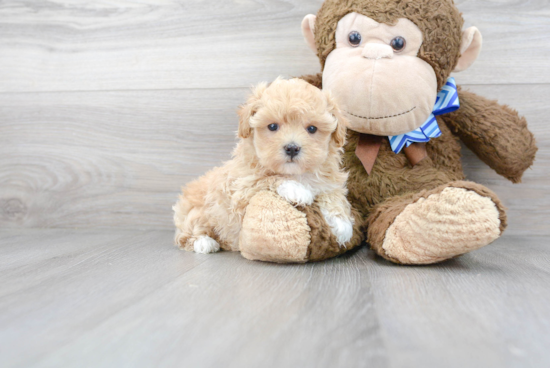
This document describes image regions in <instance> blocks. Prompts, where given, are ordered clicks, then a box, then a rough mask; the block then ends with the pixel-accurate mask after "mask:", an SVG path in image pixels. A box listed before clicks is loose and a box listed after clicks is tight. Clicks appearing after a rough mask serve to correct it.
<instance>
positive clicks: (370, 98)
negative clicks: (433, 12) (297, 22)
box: [323, 13, 437, 135]
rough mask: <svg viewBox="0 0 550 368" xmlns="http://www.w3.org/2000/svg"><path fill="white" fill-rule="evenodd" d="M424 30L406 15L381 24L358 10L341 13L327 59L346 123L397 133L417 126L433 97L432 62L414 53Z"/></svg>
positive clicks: (328, 83)
mask: <svg viewBox="0 0 550 368" xmlns="http://www.w3.org/2000/svg"><path fill="white" fill-rule="evenodd" d="M421 46H422V31H421V30H420V29H419V28H418V27H417V26H416V25H415V24H414V23H413V22H411V21H410V20H408V19H404V18H400V19H399V21H398V22H397V23H396V24H395V25H393V26H390V25H387V24H382V23H378V22H376V21H374V20H373V19H371V18H368V17H366V16H364V15H360V14H357V13H350V14H348V15H346V16H345V17H343V18H342V19H341V20H340V21H339V23H338V27H337V29H336V48H335V49H334V50H333V51H332V52H331V53H330V54H329V56H328V57H327V59H326V63H325V69H324V72H323V89H328V90H329V91H331V92H332V94H333V95H334V96H335V97H336V99H337V100H338V102H339V103H340V107H341V109H342V110H343V111H344V112H345V113H346V114H347V116H348V118H349V120H350V129H352V130H355V131H357V132H360V133H367V134H375V135H398V134H404V133H408V132H410V131H412V130H415V129H417V128H418V127H420V126H421V125H422V124H423V123H424V122H425V121H426V120H427V119H428V118H429V116H430V114H431V112H432V110H433V107H434V104H435V101H436V97H437V78H436V75H435V72H434V70H433V68H432V67H431V66H430V65H429V64H428V63H426V62H425V61H423V60H422V59H420V58H418V57H417V54H418V52H419V50H420V47H421Z"/></svg>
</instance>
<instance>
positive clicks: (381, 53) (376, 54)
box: [361, 42, 393, 60]
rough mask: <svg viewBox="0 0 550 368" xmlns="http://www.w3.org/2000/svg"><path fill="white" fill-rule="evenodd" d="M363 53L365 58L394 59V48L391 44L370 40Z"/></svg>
mask: <svg viewBox="0 0 550 368" xmlns="http://www.w3.org/2000/svg"><path fill="white" fill-rule="evenodd" d="M361 55H362V56H363V57H364V58H366V59H371V60H379V59H392V58H393V49H392V48H391V46H389V45H385V44H382V43H376V42H369V43H367V44H366V45H365V47H364V48H363V53H362V54H361Z"/></svg>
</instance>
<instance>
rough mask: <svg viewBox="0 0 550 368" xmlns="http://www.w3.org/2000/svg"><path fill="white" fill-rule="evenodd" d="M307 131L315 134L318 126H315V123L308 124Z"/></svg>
mask: <svg viewBox="0 0 550 368" xmlns="http://www.w3.org/2000/svg"><path fill="white" fill-rule="evenodd" d="M307 131H308V132H309V134H315V133H317V127H316V126H313V125H311V126H308V127H307Z"/></svg>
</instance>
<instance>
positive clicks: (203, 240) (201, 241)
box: [193, 236, 220, 254]
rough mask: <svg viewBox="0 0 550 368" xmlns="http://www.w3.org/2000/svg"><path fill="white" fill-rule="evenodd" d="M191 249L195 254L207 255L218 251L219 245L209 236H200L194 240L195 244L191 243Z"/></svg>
mask: <svg viewBox="0 0 550 368" xmlns="http://www.w3.org/2000/svg"><path fill="white" fill-rule="evenodd" d="M193 248H194V250H195V252H197V253H202V254H208V253H216V252H217V251H219V250H220V245H219V244H218V242H217V241H215V240H214V239H212V238H211V237H209V236H201V237H200V238H198V239H197V240H195V243H193Z"/></svg>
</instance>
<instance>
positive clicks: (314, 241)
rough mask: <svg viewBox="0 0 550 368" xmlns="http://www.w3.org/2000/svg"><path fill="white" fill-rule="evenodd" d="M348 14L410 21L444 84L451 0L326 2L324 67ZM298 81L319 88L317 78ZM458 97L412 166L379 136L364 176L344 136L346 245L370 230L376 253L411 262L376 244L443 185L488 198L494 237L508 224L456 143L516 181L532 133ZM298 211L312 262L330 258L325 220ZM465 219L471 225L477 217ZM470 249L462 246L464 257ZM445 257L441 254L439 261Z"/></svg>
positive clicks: (457, 37) (497, 110) (454, 58)
mask: <svg viewBox="0 0 550 368" xmlns="http://www.w3.org/2000/svg"><path fill="white" fill-rule="evenodd" d="M351 12H357V13H359V14H363V15H366V16H368V17H370V18H372V19H374V20H376V21H378V22H384V23H389V24H392V23H394V22H395V21H396V20H397V19H398V18H400V17H404V18H407V19H409V20H411V21H412V22H414V23H415V24H416V25H417V26H418V27H419V28H420V29H421V31H422V32H423V37H424V42H423V44H422V47H421V49H420V52H419V54H418V57H419V58H421V59H422V60H424V61H426V62H427V63H428V64H430V65H431V66H432V67H433V69H434V71H435V74H436V76H437V82H438V88H441V87H442V86H443V85H444V84H445V82H446V80H447V78H448V77H449V76H450V74H451V71H452V70H453V69H454V68H455V66H456V65H457V62H458V60H459V58H460V45H461V29H462V25H463V20H462V17H461V15H460V12H459V11H458V10H457V9H456V7H455V5H454V3H453V1H451V0H326V1H325V3H324V4H323V6H322V7H321V9H320V11H319V13H318V14H317V20H316V24H315V42H316V46H317V52H318V57H319V60H320V62H321V66H322V68H324V65H325V60H326V58H327V56H328V55H329V54H330V53H331V52H332V50H333V49H334V48H335V45H336V42H335V31H336V28H337V24H338V22H339V20H340V19H341V18H342V17H344V16H345V15H346V14H348V13H351ZM302 79H304V80H306V81H307V82H309V83H311V84H312V85H314V86H316V87H318V88H322V75H321V74H314V75H307V76H303V77H302ZM459 89H460V88H459ZM459 97H460V103H461V108H460V109H459V110H457V111H456V112H454V113H451V114H447V115H442V116H439V117H437V121H438V123H439V126H440V129H441V131H442V135H441V137H439V138H437V139H432V140H431V141H430V142H429V143H428V144H427V151H428V158H426V159H425V160H423V161H422V162H420V163H419V164H418V165H416V166H415V167H413V166H411V164H410V163H409V161H408V160H407V158H406V157H405V155H404V153H403V152H401V153H399V154H395V153H393V152H392V151H391V148H390V145H389V142H388V141H387V139H385V140H383V143H382V147H381V149H380V153H379V155H378V158H377V159H376V162H375V165H374V167H373V170H372V172H371V174H370V175H368V174H367V173H366V171H365V169H364V167H363V165H362V164H361V161H360V160H359V159H358V158H357V156H356V155H355V149H356V146H357V142H358V138H359V134H358V133H356V132H354V131H348V143H347V144H346V146H345V147H344V148H345V153H344V167H345V168H346V169H347V170H349V179H348V189H349V194H348V199H349V201H350V202H351V204H352V207H353V211H357V212H358V213H360V215H359V216H355V219H356V223H355V226H354V231H355V233H354V237H353V241H352V243H353V242H359V241H360V239H361V237H362V236H363V235H364V234H365V233H367V232H368V242H369V243H370V244H371V246H372V248H373V249H374V250H375V251H376V252H377V253H378V254H379V255H381V256H382V257H384V258H386V259H389V260H391V261H393V262H397V263H414V262H403V261H401V260H399V259H396V258H392V257H390V256H388V255H387V254H386V252H385V251H384V249H383V247H382V245H383V243H384V239H385V238H386V235H387V234H386V232H387V230H388V229H389V228H390V226H391V225H392V223H393V222H394V221H395V219H396V218H397V216H399V214H401V213H403V211H404V210H405V208H407V206H408V205H411V204H414V203H416V202H417V201H419V200H421V199H422V198H427V197H429V196H430V195H432V194H437V193H441V192H442V191H443V190H445V188H449V187H454V188H464V189H466V190H468V191H472V192H475V193H476V194H478V195H479V196H481V197H483V198H488V199H490V200H491V201H492V203H493V204H494V208H495V209H496V212H495V213H496V214H498V216H497V217H498V218H497V219H495V220H496V221H499V230H500V233H502V232H503V231H504V229H505V228H506V225H507V222H506V214H505V208H504V206H503V205H502V203H501V202H500V200H499V199H498V197H497V196H496V195H495V194H494V193H493V192H491V191H490V190H489V189H487V188H485V187H483V186H482V185H480V184H475V183H471V182H465V181H463V180H464V173H463V170H462V165H461V161H460V144H459V141H458V139H461V140H462V141H463V142H464V143H465V144H466V145H467V146H468V147H469V148H470V149H471V150H472V151H473V152H474V153H476V155H478V157H479V158H480V159H481V160H483V161H484V162H485V163H486V164H488V165H489V166H490V167H491V168H493V169H494V170H495V171H496V172H497V173H499V174H501V175H503V176H504V177H506V178H507V179H509V180H511V181H512V182H514V183H517V182H520V180H521V177H522V175H523V173H524V172H525V170H526V169H527V168H529V167H530V166H531V165H532V164H533V161H534V157H535V153H536V151H537V148H536V146H535V141H534V138H533V135H532V134H531V132H529V130H528V129H527V124H526V121H525V119H524V118H523V117H520V116H519V115H518V114H517V112H516V111H514V110H512V109H510V108H509V107H507V106H502V105H499V104H498V103H496V102H494V101H490V100H487V99H485V98H482V97H480V96H477V95H475V94H473V93H470V92H465V91H460V92H459ZM453 134H454V135H453ZM303 211H304V213H306V215H307V221H308V224H309V227H310V228H311V232H310V235H311V244H310V247H311V252H310V260H317V259H323V258H327V257H328V256H332V255H333V254H334V255H335V254H336V253H333V252H331V251H330V249H331V243H334V241H333V239H331V238H330V237H328V236H326V234H327V231H326V229H327V228H328V226H327V224H326V223H325V221H324V219H323V217H322V216H321V215H320V214H319V213H318V211H315V210H314V209H312V208H306V209H303ZM471 221H474V222H475V221H476V218H475V216H474V217H472V218H471ZM359 228H360V229H361V231H358V229H359ZM469 250H471V249H467V248H465V249H464V250H463V252H462V253H465V252H467V251H469ZM457 254H460V252H454V253H453V252H449V254H448V257H447V258H451V257H454V256H456V255H457ZM444 259H445V257H441V258H439V259H438V261H441V260H444Z"/></svg>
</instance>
